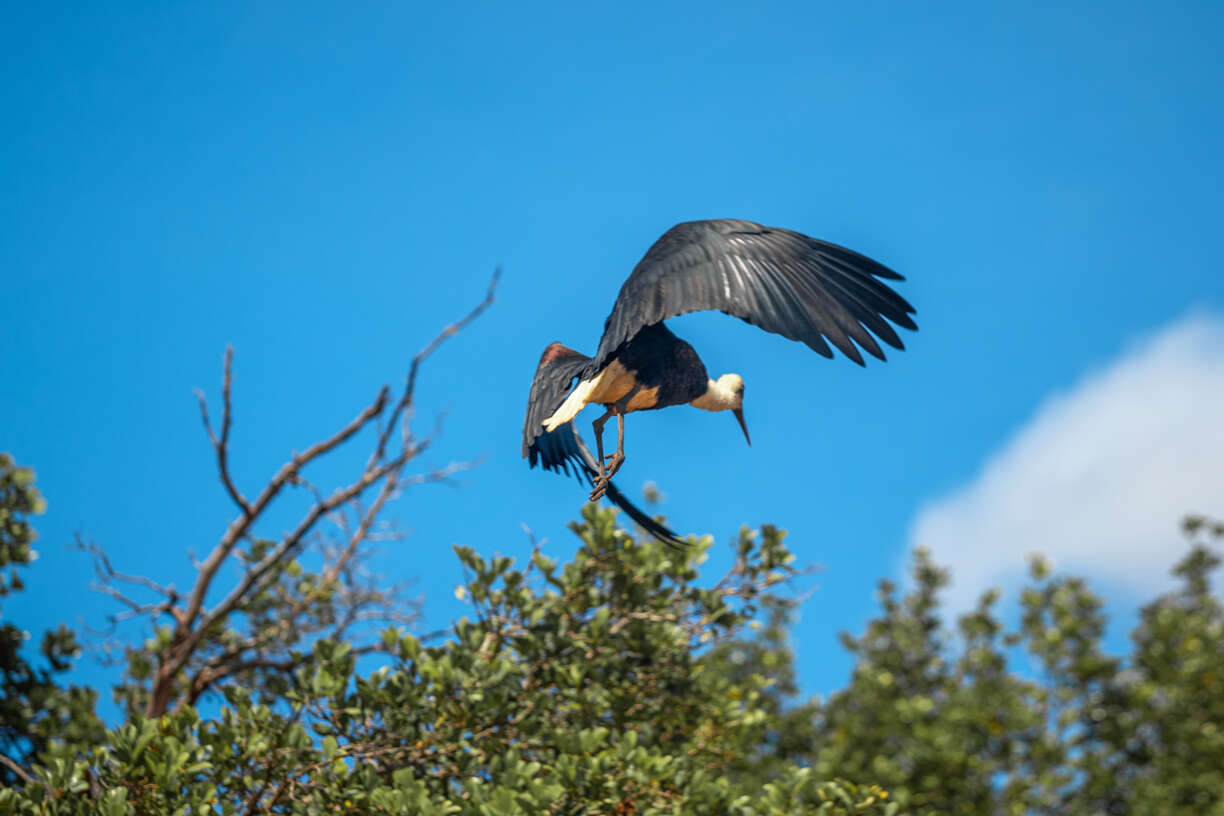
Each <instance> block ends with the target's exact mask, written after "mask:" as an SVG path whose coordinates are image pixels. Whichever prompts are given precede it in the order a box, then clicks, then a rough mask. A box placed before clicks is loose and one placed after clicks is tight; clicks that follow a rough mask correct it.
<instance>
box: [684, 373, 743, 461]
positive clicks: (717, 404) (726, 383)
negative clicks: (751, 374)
mask: <svg viewBox="0 0 1224 816" xmlns="http://www.w3.org/2000/svg"><path fill="white" fill-rule="evenodd" d="M692 405H693V407H694V408H701V409H703V410H706V411H730V412H731V413H733V414H735V418H736V419H737V420H739V424H740V428H741V429H742V430H743V431H744V439H746V440H747V441H748V444H749V445H751V444H752V437H750V436H748V426H747V425H746V424H745V423H744V378H743V377H741V376H740V375H738V374H724V375H722V376H721V377H719V378H718V379H717V380H710V382H709V385H707V386H706V392H705V393H704V394H702V395H701V396H700V397H698V398H697V399H695V400H693V402H692Z"/></svg>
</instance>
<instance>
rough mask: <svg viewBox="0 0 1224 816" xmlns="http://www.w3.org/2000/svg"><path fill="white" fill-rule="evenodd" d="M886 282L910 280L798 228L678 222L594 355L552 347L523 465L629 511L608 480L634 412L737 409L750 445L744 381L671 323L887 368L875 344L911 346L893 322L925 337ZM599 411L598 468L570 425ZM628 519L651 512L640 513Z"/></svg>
mask: <svg viewBox="0 0 1224 816" xmlns="http://www.w3.org/2000/svg"><path fill="white" fill-rule="evenodd" d="M879 279H886V280H904V278H902V277H901V276H900V275H898V274H897V273H896V272H893V271H892V270H891V269H889V268H888V267H886V266H884V265H882V264H880V263H878V262H876V261H873V260H871V259H870V258H867V257H865V256H863V255H860V254H858V253H857V252H854V251H852V250H849V249H846V248H845V247H841V246H838V245H836V244H831V243H828V242H826V241H821V240H818V239H815V238H809V237H808V236H806V235H802V234H800V233H798V232H794V231H792V230H787V229H780V228H778V227H766V226H763V225H761V224H757V223H754V222H752V221H740V220H735V219H729V218H720V219H714V220H708V221H688V222H684V223H681V224H677V225H676V226H674V227H672V228H671V229H669V230H668V231H667V232H665V233H664V234H663V236H662V237H661V238H659V240H658V241H656V242H655V243H654V245H653V246H652V247H651V248H650V249H649V250H647V252H646V255H645V256H644V257H643V258H642V260H641V261H639V262H638V264H637V266H635V267H634V269H633V272H632V273H630V275H629V278H628V279H627V280H626V281H625V283H624V285H622V286H621V290H620V294H619V295H617V298H616V303H615V304H614V305H613V307H612V313H611V314H610V315H609V316H608V319H607V320H606V321H605V322H604V333H603V337H602V338H600V341H599V347H598V349H597V350H596V352H595V356H594V357H587V356H586V355H584V354H582V353H580V352H577V351H574V350H573V349H571V348H567V347H565V346H563V345H561V344H560V343H552V344H551V345H549V346H548V347H547V348H546V349H544V354H543V355H542V356H541V357H540V363H539V366H538V367H537V369H536V374H535V378H534V379H533V380H532V383H531V393H530V395H529V396H528V398H527V417H526V420H525V422H524V425H523V457H524V458H526V459H528V460H529V463H530V465H531V466H532V467H535V465H536V463H537V462H539V463H540V464H541V465H542V466H543V467H544V468H545V469H547V470H554V471H561V470H564V471H565V472H566V473H568V472H569V468H568V466H567V465H572V466H573V467H575V469H576V472H577V473H578V474H579V475H581V476H585V477H586V478H587V480H588V481H589V482H590V483H591V487H592V490H591V501H596V500H598V499H599V498H600V497H601V496H604V495H605V494H606V495H607V496H608V497H609V499H611V500H613V501H614V502H615V503H616V504H618V505H620V506H621V507H622V508H625V509H626V510H629V508H630V507H632V505H631V504H630V503H629V502H628V500H627V499H625V498H624V496H623V494H620V493H619V491H617V492H615V493H613V491H614V490H615V488H614V486H613V485H612V483H611V481H610V480H611V478H612V476H614V475H615V474H616V473H617V472H618V471H619V470H620V468H621V466H622V465H623V464H624V462H625V415H626V414H630V413H633V412H634V411H647V410H657V409H659V408H666V407H668V406H672V405H683V404H686V403H687V404H689V405H692V406H693V407H695V408H700V409H702V410H705V411H730V412H731V413H732V414H733V415H734V416H735V418H736V420H737V421H738V422H739V425H740V428H741V429H742V430H743V432H744V438H745V440H747V442H748V444H749V445H751V444H752V440H751V438H750V437H749V435H748V426H747V424H746V423H745V422H744V380H743V378H742V377H740V375H738V374H723V375H722V376H721V377H718V378H717V379H713V378H711V377H710V376H709V374H708V373H707V372H706V368H705V365H704V364H703V363H702V361H701V358H700V357H698V356H697V352H696V351H694V350H693V347H692V346H690V345H689V344H688V343H686V342H685V341H684V340H681V339H680V338H679V337H677V336H676V335H674V334H672V332H671V331H670V330H669V329H668V328H667V326H665V325H664V323H663V321H664V320H667V319H668V318H671V317H676V316H678V315H682V314H687V313H689V312H697V311H705V310H717V311H721V312H724V313H725V314H729V315H733V316H734V317H738V318H741V319H742V320H744V321H746V322H748V323H751V324H752V325H754V326H758V327H760V328H762V329H764V330H765V331H768V332H773V333H775V334H780V335H782V336H783V337H786V338H789V339H791V340H797V341H800V342H803V343H805V344H807V345H808V346H809V347H810V348H811V349H812V350H813V351H815V352H816V353H818V354H820V355H822V356H824V357H832V356H833V351H832V350H831V349H830V348H829V344H830V343H831V344H832V345H833V346H835V347H836V348H837V349H839V350H840V351H841V352H842V353H843V354H844V355H845V356H846V357H848V358H850V359H851V360H853V361H854V362H856V363H858V364H859V365H863V356H862V354H861V353H860V352H859V348H862V349H863V350H864V351H866V352H867V353H869V354H871V355H872V356H874V357H877V358H879V359H880V360H883V359H885V357H884V352H883V351H882V350H881V349H880V346H879V344H878V343H877V342H876V340H875V337H878V338H879V339H881V340H883V341H884V342H885V343H887V344H888V345H890V346H892V347H893V348H896V349H904V348H905V346H904V344H903V343H902V342H901V338H900V337H898V336H897V333H896V331H895V330H894V329H893V328H892V326H890V325H889V323H888V321H892V323H895V324H896V325H898V326H903V327H904V328H907V329H911V330H917V328H918V327H917V326H916V325H915V324H914V321H913V319H912V318H911V317H910V315H912V314H914V307H912V306H911V305H910V304H909V303H907V302H906V301H905V299H904V298H902V297H901V296H900V295H898V294H897V293H896V292H894V291H893V290H892V289H890V288H889V287H888V286H887V285H886V284H884V283H882V282H881V280H879ZM873 334H874V335H875V337H873V336H872V335H873ZM826 341H827V342H826ZM856 343H857V347H856V345H855V344H856ZM592 404H595V405H601V406H603V408H604V413H603V414H602V415H601V416H600V417H599V418H598V419H596V420H595V421H594V423H593V425H592V427H593V430H594V432H595V445H596V450H597V452H598V455H597V457H595V458H594V459H592V457H591V456H590V451H589V450H588V449H586V448H585V445H583V444H582V440H581V438H580V437H578V435H577V431H576V430H575V429H574V427H573V420H574V418H575V417H577V416H578V414H579V412H580V411H581V410H582V409H583V408H585V407H586V406H587V405H592ZM612 417H616V430H617V433H616V451H615V452H614V453H612V454H609V455H607V456H605V455H604V441H603V430H604V425H606V424H607V422H608V421H609V420H610V419H611V418H612ZM634 511H636V513H635V512H634ZM630 514H631V515H633V516H634V517H635V518H637V516H640V515H645V514H643V513H641V511H640V510H638V509H637V508H635V507H634V508H633V510H632V511H630ZM653 524H654V525H655V526H656V527H659V526H660V525H658V523H657V522H653ZM647 529H648V530H650V531H651V532H652V533H653V534H655V535H656V536H657V537H660V538H663V539H664V540H665V541H667V540H668V539H667V538H666V537H665V536H664V535H662V534H661V533H660V531H659V530H657V529H651V528H650V527H649V526H648V527H647ZM664 532H665V533H666V535H667V536H671V535H672V534H671V532H670V531H667V530H665V529H664ZM672 540H673V541H674V536H672Z"/></svg>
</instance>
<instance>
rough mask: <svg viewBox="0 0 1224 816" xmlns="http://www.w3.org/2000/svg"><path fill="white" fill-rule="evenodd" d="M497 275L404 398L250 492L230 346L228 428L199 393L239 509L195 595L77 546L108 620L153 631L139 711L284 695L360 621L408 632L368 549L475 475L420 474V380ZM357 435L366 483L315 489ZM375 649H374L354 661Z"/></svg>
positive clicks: (141, 667) (372, 408) (135, 693)
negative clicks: (230, 687)
mask: <svg viewBox="0 0 1224 816" xmlns="http://www.w3.org/2000/svg"><path fill="white" fill-rule="evenodd" d="M498 277H499V273H498V272H495V273H494V274H493V277H492V279H491V280H490V282H489V288H488V292H487V293H486V295H485V297H484V299H483V300H482V301H481V302H480V303H479V304H478V305H477V306H476V307H475V308H474V309H472V311H471V312H469V313H468V314H467V315H466V316H464V317H463V318H462V319H460V320H458V321H457V322H455V323H452V324H451V325H449V326H447V327H445V328H444V329H442V331H441V332H439V334H438V335H437V336H436V337H434V338H433V340H431V341H430V342H429V343H428V344H427V345H426V346H425V347H424V348H423V349H421V351H420V352H418V353H417V354H416V356H415V357H413V359H412V363H411V366H410V367H409V369H408V374H407V377H406V379H405V381H404V384H403V387H402V389H399V390H398V391H393V390H392V389H391V388H390V387H387V386H384V387H383V388H382V389H381V390H380V391H379V392H378V395H377V396H376V397H375V398H374V400H373V401H372V402H370V403H369V404H368V405H367V406H366V407H365V408H363V409H362V410H361V411H360V412H359V413H358V414H357V416H355V417H354V418H353V419H352V420H351V421H350V422H348V423H347V424H346V425H344V426H343V427H342V428H340V429H339V430H337V431H335V432H334V433H332V434H331V435H330V436H327V437H326V438H324V439H322V440H320V441H318V442H316V443H314V444H313V445H310V446H309V447H307V448H306V449H305V450H304V451H302V452H300V453H293V454H292V455H291V456H290V457H289V458H288V459H287V460H286V461H285V462H284V464H282V465H281V466H280V468H279V469H278V470H277V471H276V472H275V473H274V474H273V475H272V476H271V478H269V479H268V480H267V482H266V483H264V484H263V485H262V486H261V487H260V488H259V490H258V491H256V492H254V493H247V492H244V491H243V490H242V489H241V487H240V486H239V485H238V483H237V481H236V480H235V478H234V476H233V473H232V472H231V469H230V453H231V451H230V427H231V424H232V419H233V407H232V406H233V403H232V396H233V393H232V392H233V388H232V386H233V360H234V354H233V348H232V347H229V348H227V349H226V351H225V364H224V376H223V379H222V385H221V417H220V425H219V427H215V426H214V423H213V421H212V419H211V417H210V415H209V408H208V402H207V400H206V398H205V395H204V393H203V392H201V391H197V397H198V399H199V404H200V415H201V418H202V420H203V423H204V428H205V430H206V432H207V434H208V439H209V441H210V442H211V444H212V447H213V450H214V452H215V454H216V459H217V471H218V476H219V478H220V481H221V484H222V485H223V487H224V489H225V491H226V493H227V494H228V495H229V497H230V499H232V500H233V503H234V505H235V507H236V510H237V512H236V514H235V516H234V517H233V519H232V520H231V521H230V522H229V524H228V525H227V526H226V528H225V530H224V532H223V533H222V534H221V536H220V539H219V540H218V541H217V543H216V545H215V546H214V547H213V548H212V551H211V552H209V554H208V555H207V556H206V557H205V558H204V559H203V561H197V560H195V559H194V558H193V559H192V563H193V567H194V569H195V576H194V581H193V583H192V586H191V588H190V589H189V590H186V591H183V592H180V591H178V590H177V589H176V588H175V587H174V586H173V585H165V584H162V583H159V582H157V581H155V580H153V579H151V578H148V577H146V576H143V575H137V574H129V573H125V572H120V571H118V570H116V569H114V568H113V567H112V565H111V562H110V560H109V559H108V558H107V556H106V554H105V552H104V551H103V550H102V549H101V548H99V547H98V546H96V545H95V544H93V543H92V542H88V541H85V540H83V539H80V538H78V541H79V543H80V546H81V547H82V548H83V549H85V550H87V551H89V552H90V553H91V554H92V555H93V557H94V564H95V570H96V573H97V576H98V582H97V588H98V589H99V590H100V591H102V592H104V593H106V594H107V595H110V596H111V597H113V598H114V599H115V600H116V601H117V602H118V603H119V604H120V605H121V606H122V607H123V609H122V611H121V612H119V613H117V614H116V615H114V616H113V618H112V620H113V621H115V622H118V621H121V620H127V619H133V618H139V619H144V620H148V621H151V622H152V624H153V627H154V632H155V635H154V638H153V642H152V644H151V645H152V648H151V649H150V648H148V644H146V647H145V648H140V649H137V648H128V649H126V650H125V651H126V660H127V679H126V681H125V683H124V685H123V686H121V687H120V693H121V696H123V697H124V698H125V702H126V704H127V705H128V706H129V707H130V708H132V709H135V710H143V712H144V713H145V714H146V715H147V716H159V715H161V714H163V713H165V712H167V711H168V710H172V709H174V708H177V707H180V706H184V705H192V704H194V703H195V702H196V701H197V700H199V698H200V697H201V696H202V695H204V694H206V693H208V692H210V691H214V690H216V689H217V688H218V686H219V685H220V684H222V683H223V682H241V681H247V682H246V683H245V684H246V685H249V686H250V687H253V688H259V689H261V690H264V691H267V692H271V693H273V694H275V693H276V692H277V691H278V690H282V689H283V688H284V687H285V684H286V683H289V682H290V681H291V679H292V675H293V672H294V671H295V670H296V669H297V668H299V667H300V666H301V665H302V663H303V662H305V661H306V660H307V659H309V650H310V644H311V643H312V642H313V640H315V639H318V638H319V637H329V638H334V639H341V638H350V639H351V638H352V637H353V635H354V631H353V630H354V628H355V627H358V626H360V625H361V624H363V623H368V622H371V621H377V622H383V623H386V622H402V621H404V620H406V619H408V618H409V617H410V616H411V615H412V613H413V611H414V608H413V607H412V606H411V602H410V601H408V600H407V599H405V598H404V597H403V592H402V587H383V586H381V585H380V583H379V582H377V581H375V580H374V577H373V576H372V575H370V574H369V573H368V571H367V570H366V569H365V568H364V565H363V562H364V560H365V558H366V557H367V556H368V554H369V546H368V545H369V544H370V543H371V542H374V541H378V540H385V539H388V538H392V539H394V538H397V537H399V535H398V533H396V531H395V530H394V529H393V528H389V527H388V525H386V524H384V523H382V522H381V521H380V514H381V513H382V511H383V510H384V509H385V508H386V506H387V503H388V502H390V501H392V500H393V499H394V498H396V496H398V495H399V494H400V492H401V491H402V490H403V489H404V488H406V487H409V486H412V485H419V484H424V483H430V482H442V481H446V480H448V479H450V478H451V477H452V476H453V475H454V474H455V473H457V472H459V471H462V470H465V469H467V468H468V467H470V466H471V464H472V463H470V462H458V463H452V464H450V465H447V466H446V467H443V468H437V469H431V470H424V471H414V470H413V469H412V467H411V465H412V463H413V462H414V461H416V460H417V459H418V458H419V457H420V456H421V454H423V453H424V452H425V451H426V450H428V449H429V447H430V446H431V444H432V443H433V442H434V440H435V439H436V438H437V432H438V426H437V423H435V425H434V427H433V428H432V429H431V430H430V431H429V432H428V433H426V434H424V435H419V434H418V433H417V432H416V431H415V430H414V429H413V414H414V408H415V404H416V383H417V374H418V372H419V370H420V368H421V365H422V364H423V363H424V362H425V361H426V360H427V359H429V357H430V356H431V355H432V354H433V353H434V352H435V351H436V350H437V349H438V347H439V346H440V345H441V344H442V343H443V342H444V341H446V340H447V339H448V338H450V337H453V336H454V335H455V334H457V333H459V332H460V331H462V330H463V329H464V328H465V327H466V326H467V325H468V324H469V323H471V322H472V321H473V320H475V319H476V318H477V317H478V316H479V315H480V314H481V313H482V312H484V311H485V309H487V308H488V307H489V306H490V305H491V304H492V303H493V298H494V294H495V291H496V288H497V282H498ZM363 431H364V432H366V433H364V434H363ZM359 436H360V437H362V438H365V437H369V438H370V440H371V442H372V449H371V451H370V454H369V456H368V458H367V459H366V462H365V465H364V467H362V468H361V469H360V470H359V472H357V473H355V474H354V475H352V476H351V477H350V478H348V479H347V480H345V481H344V482H343V483H342V484H341V486H339V487H336V488H335V489H333V490H332V491H331V492H330V493H325V492H324V491H323V490H320V489H319V488H318V487H316V486H315V485H314V484H312V483H311V482H310V481H309V480H308V479H307V477H306V475H305V472H306V470H307V469H308V468H309V467H310V466H311V465H313V464H315V463H316V462H318V461H319V460H321V459H322V458H324V457H326V456H327V455H328V454H330V453H332V452H333V451H336V450H337V449H338V448H340V447H341V446H344V445H345V444H346V443H350V442H353V441H354V440H355V439H357V438H358V437H359ZM294 490H298V491H304V492H305V494H306V495H307V496H308V500H307V501H306V502H305V510H304V511H303V512H302V513H301V515H300V517H299V518H298V519H297V521H296V523H294V524H292V525H291V526H290V527H289V528H288V529H287V531H286V532H283V533H280V534H278V535H277V536H276V537H271V538H267V537H263V536H261V535H260V534H259V533H258V532H257V530H258V529H262V526H266V524H267V516H268V512H269V508H270V507H272V506H273V503H274V502H276V501H277V499H278V498H280V497H282V496H283V495H284V494H286V493H287V492H291V491H294ZM261 522H264V525H262V526H261ZM308 551H312V552H313V553H314V556H313V557H312V558H311V559H310V561H311V563H312V564H314V565H316V566H315V567H314V568H311V569H308V568H307V567H306V566H305V565H304V564H303V560H304V558H303V556H304V555H306V554H307V553H308ZM227 566H229V567H231V568H232V567H237V569H225V568H226V567H227ZM231 577H232V580H230V579H231ZM375 648H378V646H377V642H376V641H374V640H372V641H371V642H369V643H366V644H364V645H362V644H359V645H358V646H357V647H356V648H355V649H354V651H355V652H358V653H360V652H365V651H370V650H373V649H375Z"/></svg>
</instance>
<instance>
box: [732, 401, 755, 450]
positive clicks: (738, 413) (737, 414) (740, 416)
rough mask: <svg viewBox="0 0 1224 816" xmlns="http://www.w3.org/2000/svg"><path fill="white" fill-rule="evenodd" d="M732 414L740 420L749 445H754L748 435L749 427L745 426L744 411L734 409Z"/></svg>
mask: <svg viewBox="0 0 1224 816" xmlns="http://www.w3.org/2000/svg"><path fill="white" fill-rule="evenodd" d="M731 413H733V414H735V418H736V419H738V420H739V424H740V427H741V428H743V430H744V439H746V440H748V445H749V446H750V447H751V445H752V437H750V436H749V435H748V426H747V425H745V424H744V409H743V408H732V409H731Z"/></svg>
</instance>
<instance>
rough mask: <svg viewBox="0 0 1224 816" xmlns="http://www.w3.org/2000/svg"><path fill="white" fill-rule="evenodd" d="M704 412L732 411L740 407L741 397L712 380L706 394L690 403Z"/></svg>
mask: <svg viewBox="0 0 1224 816" xmlns="http://www.w3.org/2000/svg"><path fill="white" fill-rule="evenodd" d="M689 405H691V406H693V407H694V408H700V409H701V410H703V411H730V410H731V409H733V408H739V407H740V399H739V395H738V394H736V393H735V391H733V390H732V389H730V388H728V387H727V386H725V385H723V384H722V383H720V382H719V381H718V380H710V382H709V384H708V385H707V386H706V392H705V393H704V394H702V395H701V396H700V397H698V398H697V399H695V400H693V401H692V402H690V403H689Z"/></svg>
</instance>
